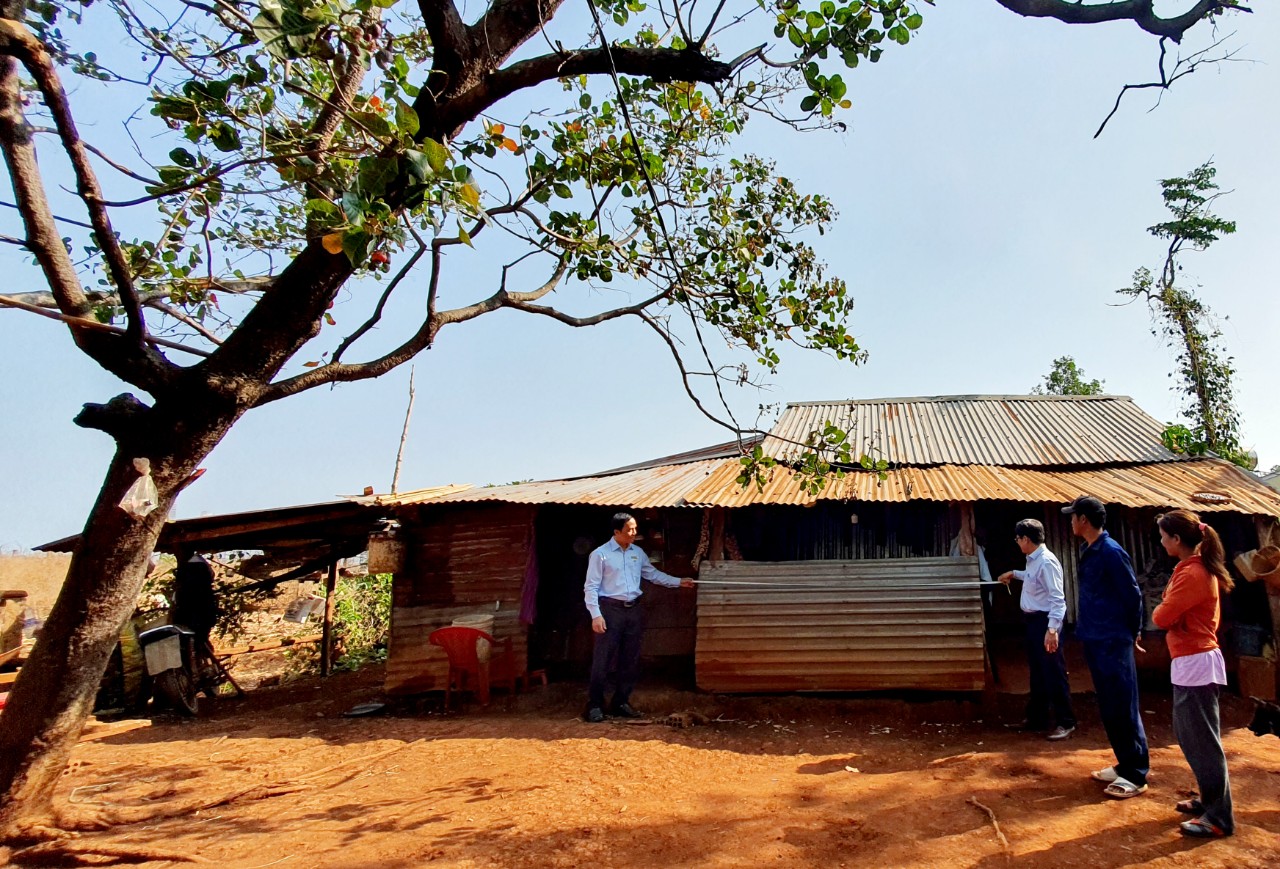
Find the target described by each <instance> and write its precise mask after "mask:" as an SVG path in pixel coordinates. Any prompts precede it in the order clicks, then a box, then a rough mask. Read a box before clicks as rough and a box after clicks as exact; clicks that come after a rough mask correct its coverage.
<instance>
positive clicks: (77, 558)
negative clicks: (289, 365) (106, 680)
mask: <svg viewBox="0 0 1280 869" xmlns="http://www.w3.org/2000/svg"><path fill="white" fill-rule="evenodd" d="M186 422H188V423H189V422H190V421H189V420H186ZM202 422H203V425H197V426H194V427H180V428H179V429H178V430H181V431H183V436H182V437H173V436H172V435H171V436H170V438H168V439H167V442H164V443H162V444H161V443H156V442H151V443H148V444H147V447H146V448H142V447H133V446H131V441H132V440H133V439H130V438H118V442H119V446H118V447H117V451H116V454H115V456H114V457H113V458H112V460H111V464H110V467H109V469H108V471H107V476H106V479H105V481H104V483H103V486H102V490H101V492H100V493H99V495H98V500H97V502H96V503H95V504H94V507H93V510H92V512H91V513H90V514H89V519H88V521H87V523H86V524H85V528H84V532H83V534H82V537H81V540H80V543H79V545H78V546H77V547H76V551H75V554H74V555H73V556H72V559H71V566H70V569H69V570H68V572H67V578H66V582H65V583H64V584H63V586H62V591H61V593H60V594H59V595H58V600H57V602H56V603H55V604H54V607H53V610H52V612H50V614H49V618H48V619H47V620H46V622H45V624H44V628H43V629H42V630H41V632H40V637H39V640H38V641H37V642H36V644H35V647H34V648H33V650H32V654H31V658H30V660H28V661H27V663H26V665H25V666H23V668H22V670H21V672H20V674H19V677H18V680H17V682H16V683H15V684H14V688H13V692H12V693H11V694H10V696H9V702H8V705H7V706H6V707H5V709H4V711H3V713H0V715H2V723H3V725H4V726H3V727H0V794H2V795H3V796H0V840H4V841H24V840H28V841H29V840H31V839H39V838H44V837H45V836H46V835H47V830H46V828H48V827H50V826H53V825H54V824H55V818H54V812H53V792H54V788H55V786H56V785H57V782H58V778H59V777H60V776H61V775H62V772H63V770H64V769H65V767H66V764H67V761H68V759H69V757H70V754H71V750H72V748H73V747H74V746H75V744H76V740H77V739H78V738H79V735H80V731H81V729H82V728H83V726H84V721H85V718H86V717H87V716H88V714H89V712H90V711H91V710H92V705H93V700H94V696H95V695H96V693H97V689H98V684H99V682H100V680H101V678H102V673H103V670H104V669H105V668H106V664H107V660H108V658H109V657H110V655H111V651H112V649H113V648H114V647H115V644H116V642H117V640H118V636H119V632H120V627H121V626H122V625H123V624H124V622H125V620H126V619H128V618H129V617H130V616H131V615H132V614H133V611H134V607H135V605H136V601H137V596H138V592H139V590H140V589H141V587H142V583H143V580H144V578H145V576H146V569H147V566H148V563H149V560H150V558H151V553H152V552H153V550H154V548H155V543H156V539H157V538H158V536H159V534H160V529H161V527H162V526H163V525H164V522H165V518H166V517H167V516H168V514H169V510H170V508H171V507H172V504H173V500H174V498H175V497H176V495H177V493H178V492H179V491H180V490H181V488H182V482H183V481H184V480H186V478H187V477H188V476H190V474H191V472H192V471H193V470H194V469H195V467H196V465H198V464H199V463H200V462H201V461H202V460H203V459H204V457H205V456H207V455H208V454H209V452H210V450H212V449H213V447H214V445H216V444H217V443H218V441H219V440H221V438H222V436H223V435H224V434H225V433H226V431H227V429H228V428H229V427H230V422H225V423H223V421H218V423H214V422H213V421H212V420H211V419H209V418H207V417H206V418H205V419H204V420H203V421H202ZM156 430H159V431H165V429H163V428H160V427H157V429H156ZM168 431H169V432H170V433H172V432H173V431H174V429H172V428H170V429H168ZM138 440H142V438H139V439H138ZM146 440H150V438H146ZM137 457H146V458H149V459H150V460H151V473H152V478H153V479H154V480H155V483H156V489H157V491H158V493H159V506H158V507H157V508H156V509H155V510H154V511H152V512H151V513H150V514H148V515H147V516H146V517H145V518H143V519H135V518H133V517H132V516H130V515H129V514H128V513H126V512H125V511H124V510H123V509H121V508H120V506H119V503H120V500H121V498H122V497H123V496H124V494H125V492H126V491H127V490H128V488H129V486H130V485H131V484H132V483H133V482H134V481H135V480H136V479H138V473H137V471H136V470H134V467H133V459H134V458H137Z"/></svg>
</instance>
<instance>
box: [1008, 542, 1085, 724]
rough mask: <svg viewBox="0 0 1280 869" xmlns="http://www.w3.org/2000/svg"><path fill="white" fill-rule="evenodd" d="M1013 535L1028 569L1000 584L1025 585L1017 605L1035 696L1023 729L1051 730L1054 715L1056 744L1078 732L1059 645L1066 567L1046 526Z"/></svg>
mask: <svg viewBox="0 0 1280 869" xmlns="http://www.w3.org/2000/svg"><path fill="white" fill-rule="evenodd" d="M1013 534H1014V542H1015V543H1017V544H1018V548H1019V549H1021V550H1022V554H1023V555H1025V556H1026V557H1027V569H1026V570H1010V571H1006V572H1005V573H1002V574H1000V576H999V580H1000V581H1001V582H1003V583H1004V584H1005V585H1008V584H1009V583H1010V582H1011V581H1012V580H1015V579H1018V580H1021V581H1022V597H1021V598H1020V599H1019V604H1020V606H1021V607H1022V618H1023V622H1024V623H1025V625H1026V649H1027V663H1028V664H1029V665H1030V667H1031V694H1030V696H1029V697H1028V698H1027V720H1026V721H1025V722H1024V723H1023V725H1022V727H1023V729H1025V730H1031V731H1044V730H1049V723H1050V718H1049V714H1050V712H1052V714H1053V720H1054V721H1055V722H1056V723H1057V727H1055V728H1053V730H1052V731H1050V733H1049V739H1050V740H1053V741H1055V742H1056V741H1058V740H1060V739H1066V738H1067V737H1068V736H1070V735H1071V734H1072V733H1073V732H1074V731H1075V729H1076V716H1075V713H1074V712H1073V711H1072V709H1071V683H1070V681H1069V680H1068V678H1067V659H1066V656H1065V655H1064V654H1063V651H1062V643H1061V640H1060V636H1061V634H1062V620H1063V619H1064V618H1066V615H1067V597H1066V594H1065V593H1064V591H1063V584H1062V563H1061V562H1060V561H1058V557H1057V556H1056V555H1054V554H1053V553H1052V552H1050V551H1049V549H1048V547H1046V546H1045V545H1044V525H1042V524H1041V523H1039V522H1037V521H1036V520H1035V519H1023V520H1022V521H1021V522H1019V523H1018V524H1017V525H1016V526H1014V529H1013Z"/></svg>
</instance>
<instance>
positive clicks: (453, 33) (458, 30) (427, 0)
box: [418, 0, 471, 77]
mask: <svg viewBox="0 0 1280 869" xmlns="http://www.w3.org/2000/svg"><path fill="white" fill-rule="evenodd" d="M418 9H419V11H421V13H422V21H423V23H424V24H426V26H427V35H428V36H430V37H431V52H432V67H433V69H437V70H440V71H442V72H445V73H448V74H449V75H450V76H451V77H452V76H456V75H457V74H458V73H459V72H461V71H462V69H463V68H464V67H465V66H466V64H467V61H468V60H470V59H471V40H470V37H469V34H468V33H467V25H466V24H464V23H463V21H462V16H461V15H459V14H458V9H457V7H456V6H454V5H453V0H418Z"/></svg>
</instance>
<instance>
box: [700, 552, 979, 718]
mask: <svg viewBox="0 0 1280 869" xmlns="http://www.w3.org/2000/svg"><path fill="white" fill-rule="evenodd" d="M699 579H700V582H701V584H700V586H699V588H698V645H697V653H696V665H697V681H698V687H699V688H702V689H703V690H706V691H719V692H726V693H748V692H757V691H870V690H903V689H928V690H944V691H978V690H981V689H982V687H983V684H984V664H983V624H982V603H981V600H980V598H979V594H978V562H977V559H976V558H906V559H891V560H863V561H791V562H749V561H728V562H721V563H719V564H706V565H703V567H702V572H701V574H700V576H699ZM717 583H723V585H718V584H717ZM734 583H741V584H734Z"/></svg>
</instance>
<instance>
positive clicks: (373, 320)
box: [333, 227, 428, 364]
mask: <svg viewBox="0 0 1280 869" xmlns="http://www.w3.org/2000/svg"><path fill="white" fill-rule="evenodd" d="M412 231H413V229H412V227H410V232H412ZM414 235H415V236H416V235H417V233H414ZM427 249H428V248H427V245H426V244H424V243H423V242H422V240H421V239H419V240H418V249H417V250H415V251H414V252H413V256H411V257H409V261H408V262H407V263H405V264H404V266H403V267H402V268H401V269H400V271H398V272H396V276H395V277H394V278H392V279H391V282H390V283H388V284H387V288H386V289H385V290H383V292H382V296H381V298H379V299H378V304H377V305H375V306H374V308H373V313H372V314H370V315H369V319H367V320H365V321H364V322H363V323H361V324H360V327H359V328H358V329H356V330H355V331H354V332H352V333H351V334H350V335H348V336H347V337H346V338H343V339H342V343H341V344H339V345H338V349H337V350H334V351H333V362H334V363H335V364H336V363H337V362H338V361H339V360H340V359H341V358H342V354H343V353H346V352H347V349H348V348H349V347H350V346H351V345H352V344H354V343H356V342H357V341H359V340H360V339H361V338H362V337H363V336H364V335H365V333H366V332H368V331H369V330H370V329H372V328H373V327H374V326H376V325H377V324H378V321H379V320H381V319H382V310H383V308H385V307H386V306H387V300H388V299H390V298H391V294H392V293H394V292H395V291H396V287H398V286H400V282H401V281H402V280H404V278H405V275H407V274H409V272H411V271H413V268H414V266H416V265H417V264H418V260H420V259H422V255H423V254H425V253H426V252H427Z"/></svg>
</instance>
